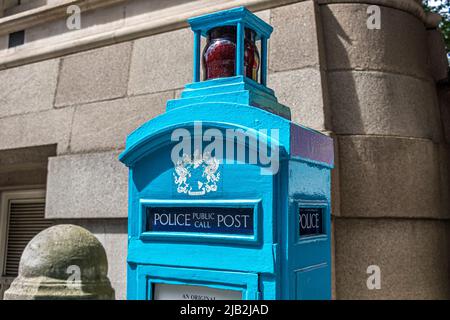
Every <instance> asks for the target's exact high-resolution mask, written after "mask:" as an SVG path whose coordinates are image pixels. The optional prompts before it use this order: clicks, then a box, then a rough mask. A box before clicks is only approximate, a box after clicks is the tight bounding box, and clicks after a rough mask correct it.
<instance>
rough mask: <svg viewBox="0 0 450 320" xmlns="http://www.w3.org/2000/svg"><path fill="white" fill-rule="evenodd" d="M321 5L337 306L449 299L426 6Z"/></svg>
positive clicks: (444, 186) (357, 0)
mask: <svg viewBox="0 0 450 320" xmlns="http://www.w3.org/2000/svg"><path fill="white" fill-rule="evenodd" d="M318 3H319V12H320V19H321V24H322V25H323V32H324V42H325V44H324V48H325V56H326V77H327V87H328V92H329V97H328V99H329V104H330V110H331V129H332V131H333V132H334V134H336V136H337V147H338V151H339V167H338V168H337V169H336V170H337V171H338V173H339V181H338V184H337V185H338V187H339V190H338V191H339V196H340V203H339V207H338V208H337V210H336V209H335V210H334V214H335V225H334V228H335V229H334V231H335V234H334V237H335V268H336V271H335V272H336V274H335V281H336V297H337V298H338V299H359V298H361V299H377V298H382V299H390V298H396V299H399V298H401V299H402V298H406V299H408V298H415V299H422V298H426V299H448V298H450V296H449V292H450V291H449V281H448V272H449V252H450V251H449V244H448V219H449V217H450V214H449V208H448V179H447V178H443V177H444V176H445V175H446V174H447V177H448V173H445V171H446V168H447V167H448V164H447V161H448V160H447V158H448V157H447V156H446V151H445V150H446V148H447V146H446V145H445V142H444V140H443V134H442V132H443V128H442V122H441V119H440V114H439V106H438V98H437V94H436V82H435V81H436V79H435V76H434V75H435V74H436V72H435V73H433V72H432V68H431V66H430V64H429V44H428V43H429V33H428V32H427V26H426V19H427V17H426V15H425V13H424V12H423V10H422V9H421V6H420V1H419V0H402V1H400V0H392V1H389V0H379V1H376V0H371V1H363V0H353V1H350V0H346V1H339V0H319V1H318ZM369 3H370V4H369ZM371 5H376V6H377V7H376V8H374V9H375V10H379V12H380V19H381V21H380V28H379V29H377V28H375V29H370V28H369V27H368V26H367V21H368V18H369V17H370V16H371V14H369V13H368V7H369V6H371ZM370 12H373V11H370ZM441 54H444V53H443V52H442V53H441ZM335 185H336V184H335ZM370 265H376V266H379V267H380V270H381V288H380V289H375V290H369V289H368V287H367V285H366V281H367V278H368V277H369V275H368V274H366V271H367V268H368V267H369V266H370Z"/></svg>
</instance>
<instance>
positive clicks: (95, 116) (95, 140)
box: [70, 92, 173, 153]
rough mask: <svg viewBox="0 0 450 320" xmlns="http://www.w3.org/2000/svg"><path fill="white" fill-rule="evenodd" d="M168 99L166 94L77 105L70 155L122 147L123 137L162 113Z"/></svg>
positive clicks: (170, 94)
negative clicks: (71, 153)
mask: <svg viewBox="0 0 450 320" xmlns="http://www.w3.org/2000/svg"><path fill="white" fill-rule="evenodd" d="M172 98H173V92H166V93H160V94H153V95H145V96H137V97H131V98H124V99H118V100H114V101H106V102H98V103H93V104H88V105H82V106H77V107H76V111H75V116H74V122H73V129H72V138H71V142H70V150H71V152H75V153H77V152H85V151H91V150H96V151H102V150H103V151H104V150H111V149H121V148H124V147H125V140H126V137H127V135H128V134H130V132H132V131H133V130H135V129H136V128H138V127H139V126H140V125H142V124H143V123H144V122H146V121H148V120H150V119H152V118H154V117H155V116H157V115H159V114H160V113H162V112H163V111H164V109H165V105H166V101H167V100H168V99H172Z"/></svg>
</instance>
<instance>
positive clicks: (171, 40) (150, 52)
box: [128, 29, 194, 95]
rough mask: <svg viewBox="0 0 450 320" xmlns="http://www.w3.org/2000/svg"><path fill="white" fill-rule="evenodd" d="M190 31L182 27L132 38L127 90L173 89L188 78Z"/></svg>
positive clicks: (145, 91) (190, 66) (190, 59)
mask: <svg viewBox="0 0 450 320" xmlns="http://www.w3.org/2000/svg"><path fill="white" fill-rule="evenodd" d="M193 38H194V36H193V34H192V31H190V30H189V29H182V30H177V31H172V32H167V33H162V34H158V35H154V36H151V37H147V38H142V39H138V40H136V41H135V42H134V48H133V55H132V59H131V69H130V82H129V87H128V93H129V94H131V95H135V94H142V93H153V92H160V91H167V90H173V89H178V88H182V87H184V85H185V84H186V83H189V82H191V81H192V45H193Z"/></svg>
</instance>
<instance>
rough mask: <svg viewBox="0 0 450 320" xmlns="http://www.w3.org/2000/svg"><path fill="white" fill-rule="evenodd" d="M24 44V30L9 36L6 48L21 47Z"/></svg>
mask: <svg viewBox="0 0 450 320" xmlns="http://www.w3.org/2000/svg"><path fill="white" fill-rule="evenodd" d="M24 43H25V30H21V31H16V32H13V33H10V34H9V43H8V48H14V47H17V46H21V45H23V44H24Z"/></svg>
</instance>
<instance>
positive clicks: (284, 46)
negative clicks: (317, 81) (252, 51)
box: [269, 1, 322, 71]
mask: <svg viewBox="0 0 450 320" xmlns="http://www.w3.org/2000/svg"><path fill="white" fill-rule="evenodd" d="M316 6H317V4H316V3H315V1H302V2H299V3H295V4H292V5H287V6H282V7H277V8H275V9H272V10H271V15H272V21H271V23H272V26H273V28H274V31H273V35H272V37H271V38H270V54H269V57H270V59H269V60H270V63H269V69H270V70H271V71H285V70H291V69H300V68H304V67H311V66H315V67H318V66H320V59H319V55H320V52H321V50H320V49H319V48H320V46H321V45H322V39H321V38H320V37H321V30H320V25H319V21H318V18H317V15H316Z"/></svg>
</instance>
